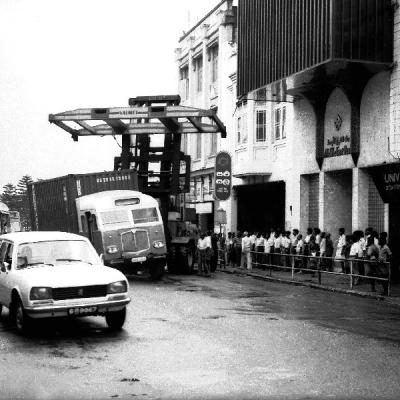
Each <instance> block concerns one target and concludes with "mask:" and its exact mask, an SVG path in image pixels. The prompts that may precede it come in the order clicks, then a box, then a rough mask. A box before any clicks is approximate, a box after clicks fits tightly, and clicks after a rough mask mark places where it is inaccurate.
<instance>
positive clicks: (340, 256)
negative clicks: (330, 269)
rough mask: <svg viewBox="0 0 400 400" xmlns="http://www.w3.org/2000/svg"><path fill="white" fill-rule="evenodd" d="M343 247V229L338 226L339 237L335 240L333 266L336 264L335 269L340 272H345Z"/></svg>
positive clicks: (344, 245) (344, 243) (344, 244)
mask: <svg viewBox="0 0 400 400" xmlns="http://www.w3.org/2000/svg"><path fill="white" fill-rule="evenodd" d="M345 247H346V235H345V229H344V228H339V237H338V239H337V242H336V254H335V266H336V269H337V270H339V271H340V272H342V273H345V266H344V262H345V258H344V252H345Z"/></svg>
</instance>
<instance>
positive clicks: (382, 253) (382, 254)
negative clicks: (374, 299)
mask: <svg viewBox="0 0 400 400" xmlns="http://www.w3.org/2000/svg"><path fill="white" fill-rule="evenodd" d="M382 233H383V234H384V233H386V232H382ZM382 233H381V235H380V238H379V246H380V247H379V264H378V268H377V275H378V276H379V277H380V278H386V279H387V278H388V277H389V269H390V268H391V265H390V259H391V257H392V252H391V250H390V249H389V246H388V245H387V239H386V237H387V234H386V235H383V234H382ZM386 263H389V264H386ZM381 283H382V286H383V294H386V295H387V294H388V282H385V281H381Z"/></svg>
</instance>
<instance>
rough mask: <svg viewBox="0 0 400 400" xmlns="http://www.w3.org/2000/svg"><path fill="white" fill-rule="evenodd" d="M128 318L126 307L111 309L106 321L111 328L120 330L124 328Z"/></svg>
mask: <svg viewBox="0 0 400 400" xmlns="http://www.w3.org/2000/svg"><path fill="white" fill-rule="evenodd" d="M125 318H126V307H124V308H123V309H122V310H120V311H110V312H108V313H107V314H106V322H107V325H108V327H109V328H110V329H112V330H114V331H118V330H120V329H122V327H123V325H124V323H125Z"/></svg>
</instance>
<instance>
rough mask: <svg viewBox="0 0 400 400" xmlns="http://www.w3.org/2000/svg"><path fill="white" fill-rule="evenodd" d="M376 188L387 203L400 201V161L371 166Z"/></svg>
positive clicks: (370, 169)
mask: <svg viewBox="0 0 400 400" xmlns="http://www.w3.org/2000/svg"><path fill="white" fill-rule="evenodd" d="M369 171H370V172H371V175H372V178H373V180H374V182H375V185H376V188H377V189H378V192H379V194H380V195H381V197H382V200H383V201H384V202H385V203H391V202H395V203H397V202H400V163H394V164H386V165H382V166H379V167H373V168H369Z"/></svg>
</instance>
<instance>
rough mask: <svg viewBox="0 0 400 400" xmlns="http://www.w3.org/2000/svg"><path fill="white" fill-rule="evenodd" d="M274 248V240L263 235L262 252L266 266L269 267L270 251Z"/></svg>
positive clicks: (269, 236)
mask: <svg viewBox="0 0 400 400" xmlns="http://www.w3.org/2000/svg"><path fill="white" fill-rule="evenodd" d="M273 247H274V240H273V238H271V235H267V234H266V235H265V238H264V252H265V263H266V264H267V265H271V263H272V260H271V250H272V249H273Z"/></svg>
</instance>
